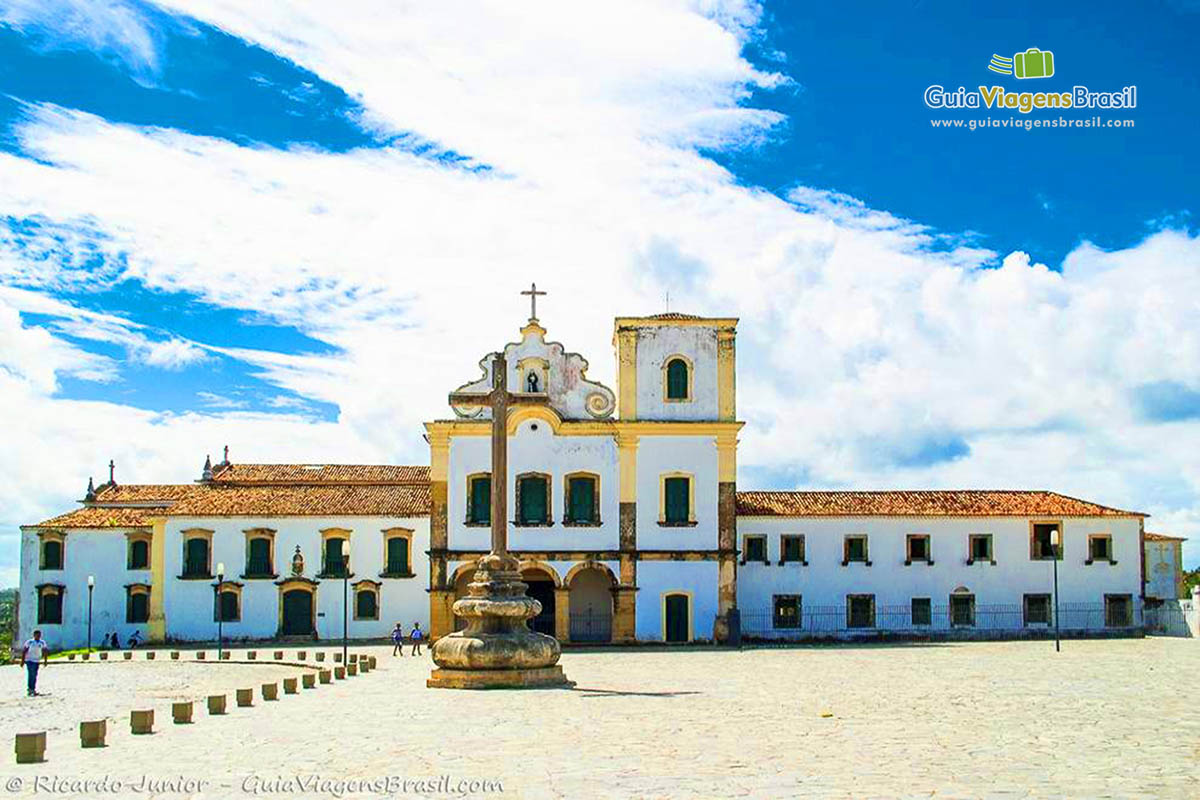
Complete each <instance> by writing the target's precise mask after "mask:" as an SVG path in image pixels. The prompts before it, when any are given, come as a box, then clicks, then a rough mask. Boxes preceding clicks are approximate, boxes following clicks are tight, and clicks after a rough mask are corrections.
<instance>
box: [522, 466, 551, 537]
mask: <svg viewBox="0 0 1200 800" xmlns="http://www.w3.org/2000/svg"><path fill="white" fill-rule="evenodd" d="M517 524H518V525H526V526H533V525H549V524H550V478H549V476H547V475H542V474H539V473H533V472H531V473H527V474H525V475H518V476H517Z"/></svg>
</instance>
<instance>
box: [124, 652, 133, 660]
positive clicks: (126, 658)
mask: <svg viewBox="0 0 1200 800" xmlns="http://www.w3.org/2000/svg"><path fill="white" fill-rule="evenodd" d="M121 655H123V656H125V660H126V661H132V660H133V653H129V652H125V653H122V654H121Z"/></svg>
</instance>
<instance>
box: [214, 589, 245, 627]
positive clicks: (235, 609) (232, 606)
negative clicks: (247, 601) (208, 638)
mask: <svg viewBox="0 0 1200 800" xmlns="http://www.w3.org/2000/svg"><path fill="white" fill-rule="evenodd" d="M240 605H241V603H240V602H239V597H238V593H237V592H236V591H234V590H232V589H222V590H221V592H220V593H219V594H217V595H216V608H214V609H213V619H216V620H220V621H221V622H237V621H238V620H239V619H241V616H242V611H241V608H239V606H240Z"/></svg>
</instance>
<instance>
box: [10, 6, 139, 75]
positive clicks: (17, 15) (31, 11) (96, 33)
mask: <svg viewBox="0 0 1200 800" xmlns="http://www.w3.org/2000/svg"><path fill="white" fill-rule="evenodd" d="M0 22H3V23H7V24H8V25H9V26H11V27H13V28H16V29H17V30H20V31H25V32H27V33H34V34H37V35H38V36H39V37H40V38H41V41H42V45H43V46H44V47H47V48H54V49H70V50H78V49H86V50H93V51H96V52H98V53H101V54H104V55H112V56H114V57H116V58H119V59H120V60H121V61H123V62H124V63H125V64H126V66H127V67H128V68H129V69H130V71H131V73H132V74H133V75H135V76H136V77H139V78H141V79H143V80H148V79H149V78H151V77H152V76H153V75H154V74H155V73H157V72H158V70H159V46H158V43H157V42H156V37H155V34H154V32H153V29H152V28H151V26H150V24H149V22H148V21H147V20H146V19H145V17H144V16H143V15H142V14H141V13H140V12H139V11H138V10H137V8H135V7H134V6H133V5H132V4H130V3H126V2H123V0H99V1H97V0H92V1H91V2H88V1H87V0H6V2H5V3H3V4H0Z"/></svg>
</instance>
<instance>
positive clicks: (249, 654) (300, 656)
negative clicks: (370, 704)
mask: <svg viewBox="0 0 1200 800" xmlns="http://www.w3.org/2000/svg"><path fill="white" fill-rule="evenodd" d="M144 652H145V653H146V660H147V661H153V660H154V659H155V658H156V656H157V654H158V651H157V650H146V651H144ZM286 653H287V651H286V650H276V651H274V653H273V656H274V658H275V660H276V661H283V659H284V656H285V655H286ZM76 655H78V656H79V657H80V660H81V661H90V660H91V658H92V655H93V654H92V653H68V654H67V660H68V661H74V660H75V656H76ZM95 655H96V656H97V657H99V659H100V660H101V661H108V659H109V656H111V655H112V653H110V652H108V651H106V650H102V651H100V652H99V653H96V654H95ZM121 656H122V658H124V660H125V661H132V660H133V651H132V650H125V651H123V652H122V653H121ZM170 656H171V660H172V661H178V660H179V658H180V655H179V651H178V650H172V651H170ZM293 657H294V658H295V659H296V660H297V661H307V660H308V651H307V650H297V651H296V652H295V654H294V655H293ZM313 657H314V658H315V659H316V660H317V661H324V660H325V653H323V652H320V651H317V652H315V653H313ZM366 657H367V656H363V658H366ZM356 658H358V655H357V654H356V653H351V654H350V655H349V656H348V657H347V660H348V661H349V662H350V663H353V662H354V660H355V659H356ZM207 659H208V653H206V652H205V651H204V650H197V651H196V660H197V661H205V660H207ZM232 659H233V652H232V651H231V650H224V651H222V652H221V659H220V660H221V661H231V660H232ZM246 660H247V661H257V660H258V651H257V650H247V651H246ZM333 660H334V661H335V662H339V663H340V662H341V660H342V654H341V653H334V654H333Z"/></svg>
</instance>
